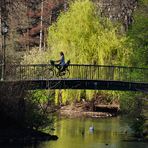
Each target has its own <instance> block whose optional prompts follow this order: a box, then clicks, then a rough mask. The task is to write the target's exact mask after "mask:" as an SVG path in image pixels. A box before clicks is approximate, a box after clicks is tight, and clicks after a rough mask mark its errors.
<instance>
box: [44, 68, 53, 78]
mask: <svg viewBox="0 0 148 148" xmlns="http://www.w3.org/2000/svg"><path fill="white" fill-rule="evenodd" d="M53 76H54V70H53V69H52V68H47V69H45V70H44V71H43V79H51V78H53Z"/></svg>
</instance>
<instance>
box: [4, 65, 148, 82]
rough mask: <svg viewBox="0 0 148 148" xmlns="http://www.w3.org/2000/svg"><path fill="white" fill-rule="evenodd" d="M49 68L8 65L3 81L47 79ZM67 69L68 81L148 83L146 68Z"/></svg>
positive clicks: (92, 66) (103, 66) (88, 66)
mask: <svg viewBox="0 0 148 148" xmlns="http://www.w3.org/2000/svg"><path fill="white" fill-rule="evenodd" d="M50 68H53V67H52V66H51V65H49V64H34V65H9V64H8V65H7V66H6V68H5V80H40V79H49V77H48V73H44V71H45V70H46V69H50ZM54 68H55V67H54ZM55 69H56V68H55ZM68 69H69V71H70V76H69V77H68V78H69V79H91V80H111V81H130V82H148V68H138V67H124V66H106V65H78V64H71V65H70V66H69V68H68ZM58 78H59V77H58ZM52 79H57V76H56V75H54V76H53V77H52ZM59 79H60V78H59Z"/></svg>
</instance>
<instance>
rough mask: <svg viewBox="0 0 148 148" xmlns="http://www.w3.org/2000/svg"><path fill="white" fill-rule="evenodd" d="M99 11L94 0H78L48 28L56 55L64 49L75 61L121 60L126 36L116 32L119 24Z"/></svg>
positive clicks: (101, 62)
mask: <svg viewBox="0 0 148 148" xmlns="http://www.w3.org/2000/svg"><path fill="white" fill-rule="evenodd" d="M96 12H97V11H96V8H95V6H94V4H93V3H92V2H91V1H89V0H77V1H75V2H74V3H72V4H71V5H70V8H69V10H68V11H67V12H64V13H62V14H61V15H60V16H59V18H58V21H57V22H56V23H55V24H53V25H52V26H51V27H50V28H49V37H48V45H49V47H51V49H50V52H51V55H52V56H53V57H54V58H55V57H57V55H58V54H59V52H60V51H64V53H65V54H66V56H67V57H68V58H69V59H71V61H72V63H79V64H81V63H83V64H85V63H89V64H93V63H94V61H95V62H96V63H97V64H118V63H119V61H118V55H119V53H120V50H122V49H121V48H122V43H123V42H124V38H120V37H119V36H118V35H117V34H116V31H117V28H116V27H114V26H113V24H112V23H111V21H110V20H108V19H107V18H101V17H100V16H99V15H98V14H97V13H96ZM120 55H122V54H120ZM120 58H121V57H120Z"/></svg>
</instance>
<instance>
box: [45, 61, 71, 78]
mask: <svg viewBox="0 0 148 148" xmlns="http://www.w3.org/2000/svg"><path fill="white" fill-rule="evenodd" d="M50 64H51V66H49V67H47V68H45V70H44V71H43V75H44V76H45V78H46V79H51V78H56V77H58V78H59V77H60V78H69V75H70V71H69V69H68V66H69V64H70V60H68V61H67V63H66V64H65V65H64V66H63V67H61V66H60V65H59V64H55V62H54V61H52V60H50ZM54 76H55V77H54Z"/></svg>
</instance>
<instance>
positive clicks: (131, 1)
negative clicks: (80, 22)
mask: <svg viewBox="0 0 148 148" xmlns="http://www.w3.org/2000/svg"><path fill="white" fill-rule="evenodd" d="M93 1H94V2H95V3H96V4H97V6H98V8H99V9H100V11H101V14H102V15H103V16H104V15H105V16H107V17H108V18H110V19H111V20H113V21H120V22H121V23H122V24H123V25H124V27H125V30H127V29H128V26H129V25H130V24H131V23H132V21H133V17H132V13H133V11H134V10H135V8H136V6H137V0H93Z"/></svg>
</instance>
